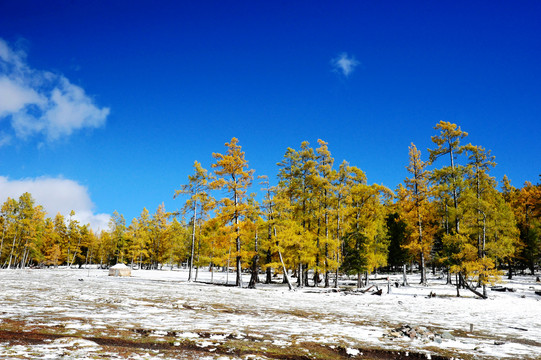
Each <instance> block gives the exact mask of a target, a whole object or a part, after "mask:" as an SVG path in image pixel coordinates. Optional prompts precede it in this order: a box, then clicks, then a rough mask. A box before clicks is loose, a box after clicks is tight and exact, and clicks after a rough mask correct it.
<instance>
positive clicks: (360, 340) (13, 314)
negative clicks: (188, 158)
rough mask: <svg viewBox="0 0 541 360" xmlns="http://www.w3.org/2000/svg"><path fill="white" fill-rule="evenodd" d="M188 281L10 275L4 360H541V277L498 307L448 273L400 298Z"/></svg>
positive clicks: (497, 299) (1, 288)
mask: <svg viewBox="0 0 541 360" xmlns="http://www.w3.org/2000/svg"><path fill="white" fill-rule="evenodd" d="M233 278H234V276H233V275H230V276H229V280H230V281H233ZM400 278H401V277H400V276H399V275H396V276H391V283H394V280H395V279H396V280H399V279H400ZM186 279H187V273H186V271H184V270H174V271H168V270H163V271H134V272H133V273H132V277H130V278H115V277H109V276H108V274H107V271H106V270H98V269H91V270H87V269H84V270H83V269H80V270H79V269H41V270H38V269H36V270H28V269H25V270H0V358H1V359H5V358H10V359H13V358H15V359H17V358H19V359H35V358H40V359H41V358H48V359H58V358H64V359H134V360H136V359H221V360H228V359H229V360H232V359H347V358H358V359H427V358H431V359H450V358H455V359H456V358H460V359H500V358H509V359H541V302H540V300H541V296H538V295H535V293H534V289H536V290H541V284H536V283H535V278H532V277H516V278H515V279H514V280H513V281H512V282H508V283H505V284H503V285H504V286H505V287H508V288H510V289H513V290H515V291H514V292H496V291H490V290H489V299H488V300H481V299H476V298H474V297H473V294H471V293H468V292H467V291H463V295H464V297H463V298H456V297H454V295H455V294H456V291H455V290H454V289H453V288H452V287H450V286H447V285H444V280H443V279H439V278H436V277H433V278H430V281H429V286H428V287H421V286H418V285H414V286H410V287H399V288H396V287H394V286H393V287H392V288H391V292H390V293H389V294H388V293H387V290H388V288H387V281H386V280H378V281H376V282H374V284H376V285H377V286H378V287H379V288H380V289H383V294H382V295H381V296H377V295H370V292H367V293H365V294H360V293H357V292H353V291H350V289H348V288H347V287H345V286H346V285H347V283H346V282H344V283H343V284H342V285H343V286H342V288H341V291H339V292H331V291H328V290H326V289H322V288H304V289H298V290H296V291H293V292H290V291H288V290H287V288H286V287H284V286H283V285H281V284H273V285H270V286H269V285H260V286H259V287H258V289H257V290H249V289H245V288H243V289H239V288H235V287H226V286H216V285H209V284H203V283H187V282H186ZM200 279H201V280H204V281H210V274H209V273H206V272H203V273H201V274H200ZM225 280H226V274H223V273H217V274H215V275H214V281H215V282H218V283H224V282H225ZM415 280H416V279H415V278H412V279H410V282H411V283H415ZM430 293H432V294H435V295H436V296H435V297H429V294H430ZM472 326H473V328H472Z"/></svg>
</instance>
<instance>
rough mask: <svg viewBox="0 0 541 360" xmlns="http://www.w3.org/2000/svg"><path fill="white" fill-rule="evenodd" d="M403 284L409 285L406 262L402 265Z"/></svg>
mask: <svg viewBox="0 0 541 360" xmlns="http://www.w3.org/2000/svg"><path fill="white" fill-rule="evenodd" d="M402 286H409V284H408V277H407V274H406V264H403V265H402Z"/></svg>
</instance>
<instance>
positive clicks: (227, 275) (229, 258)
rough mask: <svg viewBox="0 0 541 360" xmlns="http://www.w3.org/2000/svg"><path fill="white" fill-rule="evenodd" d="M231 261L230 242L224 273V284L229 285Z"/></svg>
mask: <svg viewBox="0 0 541 360" xmlns="http://www.w3.org/2000/svg"><path fill="white" fill-rule="evenodd" d="M230 261H231V244H230V245H229V254H228V256H227V273H226V274H225V284H226V285H229V262H230Z"/></svg>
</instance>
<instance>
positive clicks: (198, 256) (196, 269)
mask: <svg viewBox="0 0 541 360" xmlns="http://www.w3.org/2000/svg"><path fill="white" fill-rule="evenodd" d="M197 235H198V236H197V266H196V267H195V279H194V280H195V281H197V276H198V275H199V265H200V264H201V263H200V256H201V224H199V234H197Z"/></svg>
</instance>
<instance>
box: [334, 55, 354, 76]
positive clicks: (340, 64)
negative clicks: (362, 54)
mask: <svg viewBox="0 0 541 360" xmlns="http://www.w3.org/2000/svg"><path fill="white" fill-rule="evenodd" d="M359 64H360V62H359V61H357V60H356V59H355V57H354V56H351V57H350V56H348V54H347V53H345V52H344V53H342V54H340V55H339V56H338V57H336V58H334V59H332V60H331V65H332V67H333V70H334V71H335V72H338V73H341V74H343V75H344V76H345V77H349V75H350V74H351V73H352V72H353V70H355V68H356V67H357V66H358V65H359Z"/></svg>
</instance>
